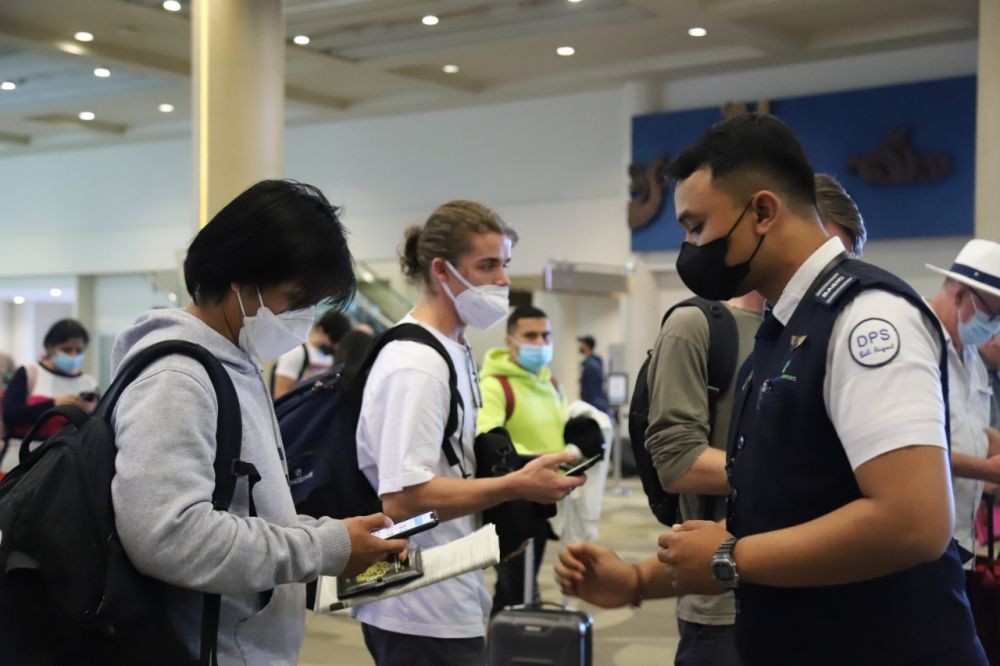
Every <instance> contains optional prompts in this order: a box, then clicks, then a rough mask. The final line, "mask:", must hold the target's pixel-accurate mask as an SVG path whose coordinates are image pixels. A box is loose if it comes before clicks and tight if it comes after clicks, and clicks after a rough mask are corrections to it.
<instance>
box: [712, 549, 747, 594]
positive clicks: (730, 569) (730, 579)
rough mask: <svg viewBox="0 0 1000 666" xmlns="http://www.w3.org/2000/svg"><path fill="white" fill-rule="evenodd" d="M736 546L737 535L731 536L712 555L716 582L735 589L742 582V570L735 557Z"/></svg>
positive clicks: (713, 573)
mask: <svg viewBox="0 0 1000 666" xmlns="http://www.w3.org/2000/svg"><path fill="white" fill-rule="evenodd" d="M735 547H736V537H729V538H728V539H726V540H725V541H723V542H722V545H721V546H719V549H718V550H717V551H715V555H713V556H712V576H714V577H715V582H717V583H718V584H719V585H721V586H722V587H724V588H725V589H727V590H735V589H736V586H737V585H739V583H740V570H739V569H738V568H737V567H736V560H734V559H733V549H734V548H735Z"/></svg>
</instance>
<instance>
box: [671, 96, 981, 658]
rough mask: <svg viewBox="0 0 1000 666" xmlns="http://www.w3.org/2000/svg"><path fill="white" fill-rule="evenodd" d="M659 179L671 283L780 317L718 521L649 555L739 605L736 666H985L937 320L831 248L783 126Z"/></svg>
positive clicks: (808, 171)
mask: <svg viewBox="0 0 1000 666" xmlns="http://www.w3.org/2000/svg"><path fill="white" fill-rule="evenodd" d="M670 176H671V178H672V179H673V180H674V182H675V183H676V188H675V191H674V202H675V206H676V210H677V216H678V221H679V222H680V224H681V226H682V227H683V228H684V230H685V234H686V238H685V243H684V245H683V247H682V249H681V253H680V256H679V258H678V261H677V269H678V273H679V274H680V277H681V279H682V280H683V281H684V283H685V284H686V285H687V286H688V287H689V288H691V289H692V290H693V291H694V292H695V293H697V294H699V295H701V296H704V297H707V298H712V299H723V298H730V297H732V296H736V295H739V294H745V293H747V292H749V291H751V290H757V291H759V292H760V293H761V294H762V295H763V296H764V297H765V298H766V299H767V300H768V301H769V302H770V303H773V304H774V307H773V309H772V310H771V311H770V312H769V313H768V315H767V316H765V319H764V323H763V324H762V325H761V328H760V330H759V331H758V332H757V335H756V344H755V347H754V351H753V352H752V354H751V357H750V359H749V360H748V362H747V364H746V365H745V366H744V369H743V370H742V371H741V373H740V376H739V386H740V396H739V397H738V398H737V402H736V407H735V409H734V413H733V422H734V423H733V427H732V428H731V438H730V441H729V451H728V457H729V460H728V467H727V470H728V472H729V484H730V487H731V488H732V490H731V492H730V496H729V502H728V511H727V520H726V521H725V523H724V524H720V523H715V522H710V521H686V522H685V523H684V524H683V525H680V526H676V527H675V529H674V530H673V531H671V532H668V533H666V534H663V535H662V536H661V537H660V539H659V544H660V546H661V551H660V553H659V558H660V560H661V561H662V562H663V563H664V564H665V565H666V568H667V570H668V573H669V575H670V577H671V579H672V581H673V584H674V586H675V587H676V588H677V589H678V590H679V591H681V592H697V593H702V594H712V593H720V592H722V591H724V590H727V589H733V590H735V591H736V598H737V602H738V604H739V612H738V614H737V620H736V642H737V648H738V651H739V653H740V657H741V658H742V659H743V661H744V663H746V664H748V665H750V666H756V665H757V664H760V665H764V664H767V665H768V666H773V665H781V664H846V663H850V664H882V665H886V664H899V665H904V664H906V665H909V664H914V665H915V664H920V665H921V666H932V665H933V666H937V665H940V666H945V665H948V666H966V665H976V666H979V665H980V664H985V663H986V662H985V656H984V655H983V652H982V647H981V645H980V643H979V639H978V638H977V637H976V633H975V628H974V626H973V623H972V618H971V614H970V612H969V605H968V600H967V598H966V596H965V592H964V586H965V583H964V577H963V572H962V568H961V564H960V562H959V557H958V550H957V548H956V545H955V543H954V542H953V541H952V539H951V532H952V525H953V520H954V516H953V505H952V501H951V497H952V495H951V482H950V474H949V472H950V469H949V459H948V432H947V418H946V410H947V406H946V405H947V403H946V391H947V388H946V387H947V356H946V353H945V352H946V349H945V347H944V339H943V334H942V332H941V329H940V326H939V325H938V322H937V319H936V318H935V316H934V314H933V312H932V311H931V310H930V309H929V308H928V306H927V305H926V304H925V303H924V301H923V300H922V299H921V298H920V297H919V296H917V295H916V294H915V293H914V292H913V290H912V289H911V288H910V287H909V286H908V285H906V284H905V283H904V282H902V281H901V280H899V279H898V278H896V277H895V276H893V275H891V274H889V273H887V272H885V271H883V270H881V269H878V268H875V267H874V266H870V265H867V264H864V263H862V262H859V261H854V260H847V259H846V257H845V256H844V248H843V246H842V245H841V243H840V241H839V240H836V239H829V238H828V237H827V235H826V233H825V232H824V230H823V228H822V226H821V224H820V221H819V219H818V218H817V215H816V196H815V190H814V180H813V171H812V168H811V167H810V165H809V162H808V160H807V158H806V156H805V154H804V152H803V150H802V148H801V146H800V145H799V143H798V141H797V139H796V138H795V136H794V134H793V133H792V132H791V130H790V129H789V128H788V127H787V126H786V125H784V123H782V122H781V121H780V120H778V119H777V118H774V117H772V116H762V115H756V114H745V115H741V116H737V117H735V118H732V119H729V120H726V121H724V122H721V123H718V124H717V125H714V126H713V127H712V128H711V129H710V130H709V131H708V133H707V134H706V135H705V136H704V137H703V138H702V139H701V140H700V141H698V142H697V143H696V144H695V145H694V146H692V147H691V148H689V149H688V150H686V151H684V152H683V153H682V154H681V155H679V156H678V158H677V159H676V160H675V161H674V163H673V164H672V165H671V168H670Z"/></svg>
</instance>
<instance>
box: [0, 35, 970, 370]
mask: <svg viewBox="0 0 1000 666" xmlns="http://www.w3.org/2000/svg"><path fill="white" fill-rule="evenodd" d="M975 66H976V47H975V43H973V42H963V43H958V44H951V45H943V46H933V47H923V48H919V49H907V50H903V51H899V52H896V53H883V54H876V55H866V56H858V57H852V58H840V59H836V60H831V61H826V62H815V63H808V64H804V65H794V66H783V67H771V68H764V69H757V70H747V71H742V72H737V73H732V74H720V75H714V76H708V77H700V78H697V79H686V80H679V81H673V82H670V83H667V84H665V85H663V86H662V95H661V98H662V99H661V101H662V104H663V108H666V109H678V108H692V107H697V106H709V105H716V104H720V103H722V102H724V101H727V100H733V99H751V100H753V99H758V98H760V97H770V98H774V97H779V96H791V95H802V94H812V93H820V92H826V91H831V90H842V89H849V88H858V87H865V86H872V85H884V84H890V83H898V82H908V81H916V80H927V79H933V78H940V77H944V76H954V75H960V74H970V73H973V72H974V71H975ZM627 97H628V92H627V91H625V90H606V91H598V92H591V93H583V94H578V95H569V96H562V97H552V98H542V99H535V100H529V101H522V102H513V103H507V104H498V105H493V106H485V107H475V108H467V109H455V110H449V111H438V112H432V113H421V114H411V115H406V116H397V117H388V118H377V119H369V120H364V119H362V120H351V121H343V122H337V123H326V124H319V125H311V126H303V127H294V128H290V129H288V130H287V132H286V146H285V155H286V169H285V173H286V175H288V176H289V177H293V178H297V179H300V180H303V181H306V182H312V183H314V184H316V185H318V186H320V187H321V188H322V189H323V190H324V191H325V192H326V193H327V194H328V196H329V197H330V199H331V200H332V201H333V202H334V203H336V204H338V205H339V204H342V205H344V206H345V210H344V220H345V223H346V224H347V226H348V228H349V229H350V230H351V232H352V237H351V247H352V249H353V251H354V253H355V254H356V256H357V257H358V258H360V259H363V260H391V259H392V258H393V257H394V256H395V250H396V246H397V245H398V243H399V241H400V240H401V238H402V232H403V229H404V228H405V227H406V226H407V225H409V224H413V223H419V222H421V221H423V219H425V218H426V216H427V215H428V213H429V212H430V211H431V210H432V209H433V207H434V206H436V205H437V204H439V203H441V202H443V201H445V200H448V199H451V198H455V197H468V198H475V199H479V200H482V201H484V202H485V203H487V204H489V205H491V206H493V207H494V208H496V209H497V210H498V211H499V212H500V213H501V214H502V215H503V216H504V217H505V218H506V219H507V220H508V221H509V222H510V223H511V224H512V225H513V226H514V227H515V228H516V229H518V231H519V232H520V234H521V237H522V242H521V243H520V244H519V246H518V247H517V248H516V249H515V252H514V261H513V266H512V273H513V274H515V275H537V274H538V273H539V272H540V271H541V268H542V266H543V265H544V263H545V261H546V260H547V259H550V258H552V259H571V260H574V261H579V262H594V263H603V264H615V265H622V264H623V263H625V262H626V261H628V260H629V259H630V258H631V255H630V252H629V235H628V231H627V229H626V226H625V221H624V217H625V215H624V211H625V200H626V196H627V194H626V193H627V183H626V179H625V171H624V169H623V165H624V164H626V163H627V161H628V153H629V145H628V137H627V135H626V134H625V132H624V131H623V130H622V128H623V126H625V124H626V118H625V113H626V111H625V109H626V108H627V107H628V100H627V99H626V98H627ZM191 167H192V159H191V146H190V141H189V140H188V139H178V140H174V141H159V142H151V143H135V144H129V145H121V146H114V147H104V148H96V149H90V150H76V151H65V152H52V153H41V154H38V155H29V156H20V157H12V158H6V159H0V201H3V209H2V211H0V239H2V242H3V257H4V261H3V262H0V278H3V277H6V276H29V275H30V276H43V275H67V274H69V275H75V274H94V275H101V276H108V275H109V274H111V275H112V276H111V277H106V278H101V279H102V280H108V281H105V282H102V283H99V284H98V292H99V293H98V295H97V304H96V308H97V311H98V317H99V319H98V324H97V328H98V329H99V330H98V331H96V332H95V333H98V334H99V333H101V332H104V333H108V332H115V331H117V330H120V328H121V327H123V326H124V325H126V324H127V323H128V322H129V321H131V320H132V319H133V318H134V317H135V316H136V315H137V314H138V313H139V311H141V310H142V309H145V308H147V307H149V306H150V305H152V304H155V303H157V300H156V299H157V298H159V296H158V295H156V294H151V293H150V287H149V285H148V284H147V283H146V282H144V281H143V279H140V278H136V277H135V275H138V274H145V273H148V272H150V271H161V270H175V269H176V263H177V255H176V253H177V251H178V250H179V249H181V248H183V247H184V246H185V245H186V244H187V242H188V240H189V238H190V237H191V235H192V233H193V224H194V219H195V216H194V205H193V192H192V182H193V178H192V174H191ZM960 245H961V240H960V239H959V240H956V241H954V242H951V241H949V242H940V241H931V242H927V243H922V242H921V241H913V242H909V241H908V242H906V243H902V244H894V243H890V244H888V245H887V246H886V247H885V248H882V247H880V246H878V245H876V244H872V246H871V248H870V249H869V251H868V257H870V258H871V259H872V260H874V261H876V263H879V262H882V263H885V264H886V265H889V266H890V267H891V268H896V270H899V271H900V272H901V273H902V275H903V276H904V277H906V278H908V279H911V280H913V281H914V282H915V283H921V284H918V287H919V288H921V291H922V292H924V293H927V292H928V290H929V289H931V288H932V287H933V286H934V285H932V284H931V283H930V282H927V280H930V279H932V278H929V277H928V275H926V271H923V269H922V268H921V267H922V265H923V261H925V260H927V258H928V257H933V258H934V259H935V260H936V261H938V262H941V263H943V264H945V265H947V264H949V263H950V261H951V258H952V257H953V256H954V253H955V252H956V251H957V248H958V247H959V246H960ZM914 252H916V254H913V253H914ZM647 259H648V260H649V261H650V262H653V263H655V262H656V261H658V260H659V259H658V258H657V257H655V256H654V257H648V258H647ZM645 263H646V262H645V261H640V262H639V264H640V267H639V270H637V273H636V275H635V276H634V279H633V284H634V285H636V288H635V290H634V291H633V293H632V294H631V295H630V296H629V297H628V298H624V299H620V300H619V301H617V306H614V305H612V303H613V301H612V300H607V301H606V302H602V303H600V304H591V305H586V304H584V305H581V304H580V302H579V298H583V297H566V298H563V297H554V296H553V297H550V298H548V299H541V300H540V305H541V307H543V309H547V310H551V312H550V314H551V315H552V316H553V320H554V323H555V320H556V318H557V317H558V318H559V320H560V321H561V322H562V324H563V328H564V329H565V331H566V332H567V333H562V334H560V335H562V336H563V338H561V340H562V342H561V344H559V345H557V350H556V362H555V368H556V370H557V372H558V373H559V374H560V375H561V376H563V377H567V378H569V380H568V381H564V383H565V384H567V385H573V384H575V381H573V380H572V378H573V377H575V374H576V369H575V368H576V364H577V358H576V351H575V343H571V341H570V339H569V336H568V332H569V331H572V334H573V336H575V334H576V333H578V332H583V331H584V330H587V331H588V332H591V333H593V334H594V335H595V336H596V337H598V339H599V340H600V343H601V345H602V346H603V345H606V344H607V343H611V342H615V341H621V340H625V341H626V342H627V344H628V358H629V359H630V361H629V362H630V364H631V365H635V366H636V367H638V363H639V362H641V358H642V354H643V353H644V350H645V349H646V348H648V347H649V345H650V344H651V343H652V340H653V337H654V336H655V332H656V331H655V328H656V322H658V321H659V316H660V314H661V313H662V311H663V310H664V308H665V307H666V306H667V305H668V304H669V302H673V301H674V300H677V298H679V297H681V296H682V295H683V290H678V289H677V288H676V286H672V285H669V284H662V283H663V280H662V279H657V278H654V277H653V276H652V275H651V274H650V273H649V271H647V270H646V268H645ZM671 263H672V262H671ZM384 265H385V266H386V267H387V268H391V269H392V270H393V271H394V270H395V267H394V265H392V264H389V263H385V264H384ZM124 274H132V275H131V276H129V275H124ZM658 282H659V283H661V284H660V285H659V286H658ZM921 285H922V286H921ZM567 298H568V299H570V300H573V299H577V300H573V302H569V300H566V299H567ZM616 307H617V309H616ZM615 312H616V313H617V315H616V314H614V313H615ZM0 334H2V327H0ZM491 341H492V338H489V336H486V337H485V338H484V340H483V342H484V343H490V342H491ZM602 351H604V352H605V354H606V348H605V349H602Z"/></svg>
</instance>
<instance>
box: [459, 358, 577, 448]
mask: <svg viewBox="0 0 1000 666" xmlns="http://www.w3.org/2000/svg"><path fill="white" fill-rule="evenodd" d="M479 374H480V382H479V388H480V392H481V393H482V395H483V406H482V408H481V409H480V410H479V414H478V416H477V420H476V430H477V431H478V432H487V431H489V430H492V429H493V428H496V427H498V426H503V427H505V428H507V431H508V432H509V433H510V437H511V439H513V440H514V446H515V448H516V449H517V452H518V453H521V454H524V455H538V454H541V453H554V452H559V451H562V450H563V448H565V446H566V443H565V442H564V441H563V426H564V425H565V424H566V417H565V414H566V405H565V403H564V401H563V397H562V395H560V393H559V391H558V390H557V389H556V387H555V385H554V384H553V382H552V370H551V369H550V368H549V367H548V366H546V367H544V368H542V369H541V370H540V371H539V372H538V374H535V373H533V372H529V371H527V370H525V369H524V368H522V367H521V366H519V365H518V364H517V363H515V362H514V360H513V359H511V357H510V351H509V350H507V348H506V347H496V348H493V349H490V350H489V351H487V352H486V356H485V358H484V359H483V369H482V370H481V371H480V373H479ZM498 376H500V377H506V378H507V380H508V381H509V382H510V387H511V390H512V391H513V393H514V409H513V412H512V413H511V417H510V420H509V421H508V420H507V409H508V407H507V399H506V396H504V390H503V386H502V385H501V384H500V382H499V381H498V380H497V377H498Z"/></svg>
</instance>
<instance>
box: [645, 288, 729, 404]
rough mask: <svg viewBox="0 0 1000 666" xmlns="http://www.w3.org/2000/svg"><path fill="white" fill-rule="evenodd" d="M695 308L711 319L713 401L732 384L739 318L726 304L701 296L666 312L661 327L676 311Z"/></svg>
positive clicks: (709, 339) (709, 355) (709, 373)
mask: <svg viewBox="0 0 1000 666" xmlns="http://www.w3.org/2000/svg"><path fill="white" fill-rule="evenodd" d="M692 306H693V307H696V308H698V309H699V310H701V312H702V314H704V315H705V319H707V320H708V386H709V389H710V392H711V393H713V394H714V395H712V396H711V397H712V402H714V398H717V397H718V396H720V395H722V394H723V393H725V392H726V389H728V388H729V385H730V384H731V383H732V381H733V374H734V373H735V372H736V363H737V361H739V359H738V358H737V357H738V356H739V329H737V327H736V318H735V317H733V313H732V312H730V311H729V308H728V307H726V304H725V303H722V302H720V301H710V300H708V299H706V298H701V297H699V296H695V297H693V298H689V299H687V300H683V301H681V302H680V303H677V304H676V305H674V306H673V307H672V308H670V309H669V310H667V312H666V314H665V315H663V319H662V320H661V321H660V326H661V327H662V326H663V324H664V323H665V322H666V321H667V318H668V317H669V316H670V315H671V314H673V312H674V310H676V309H677V308H682V307H692Z"/></svg>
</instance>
